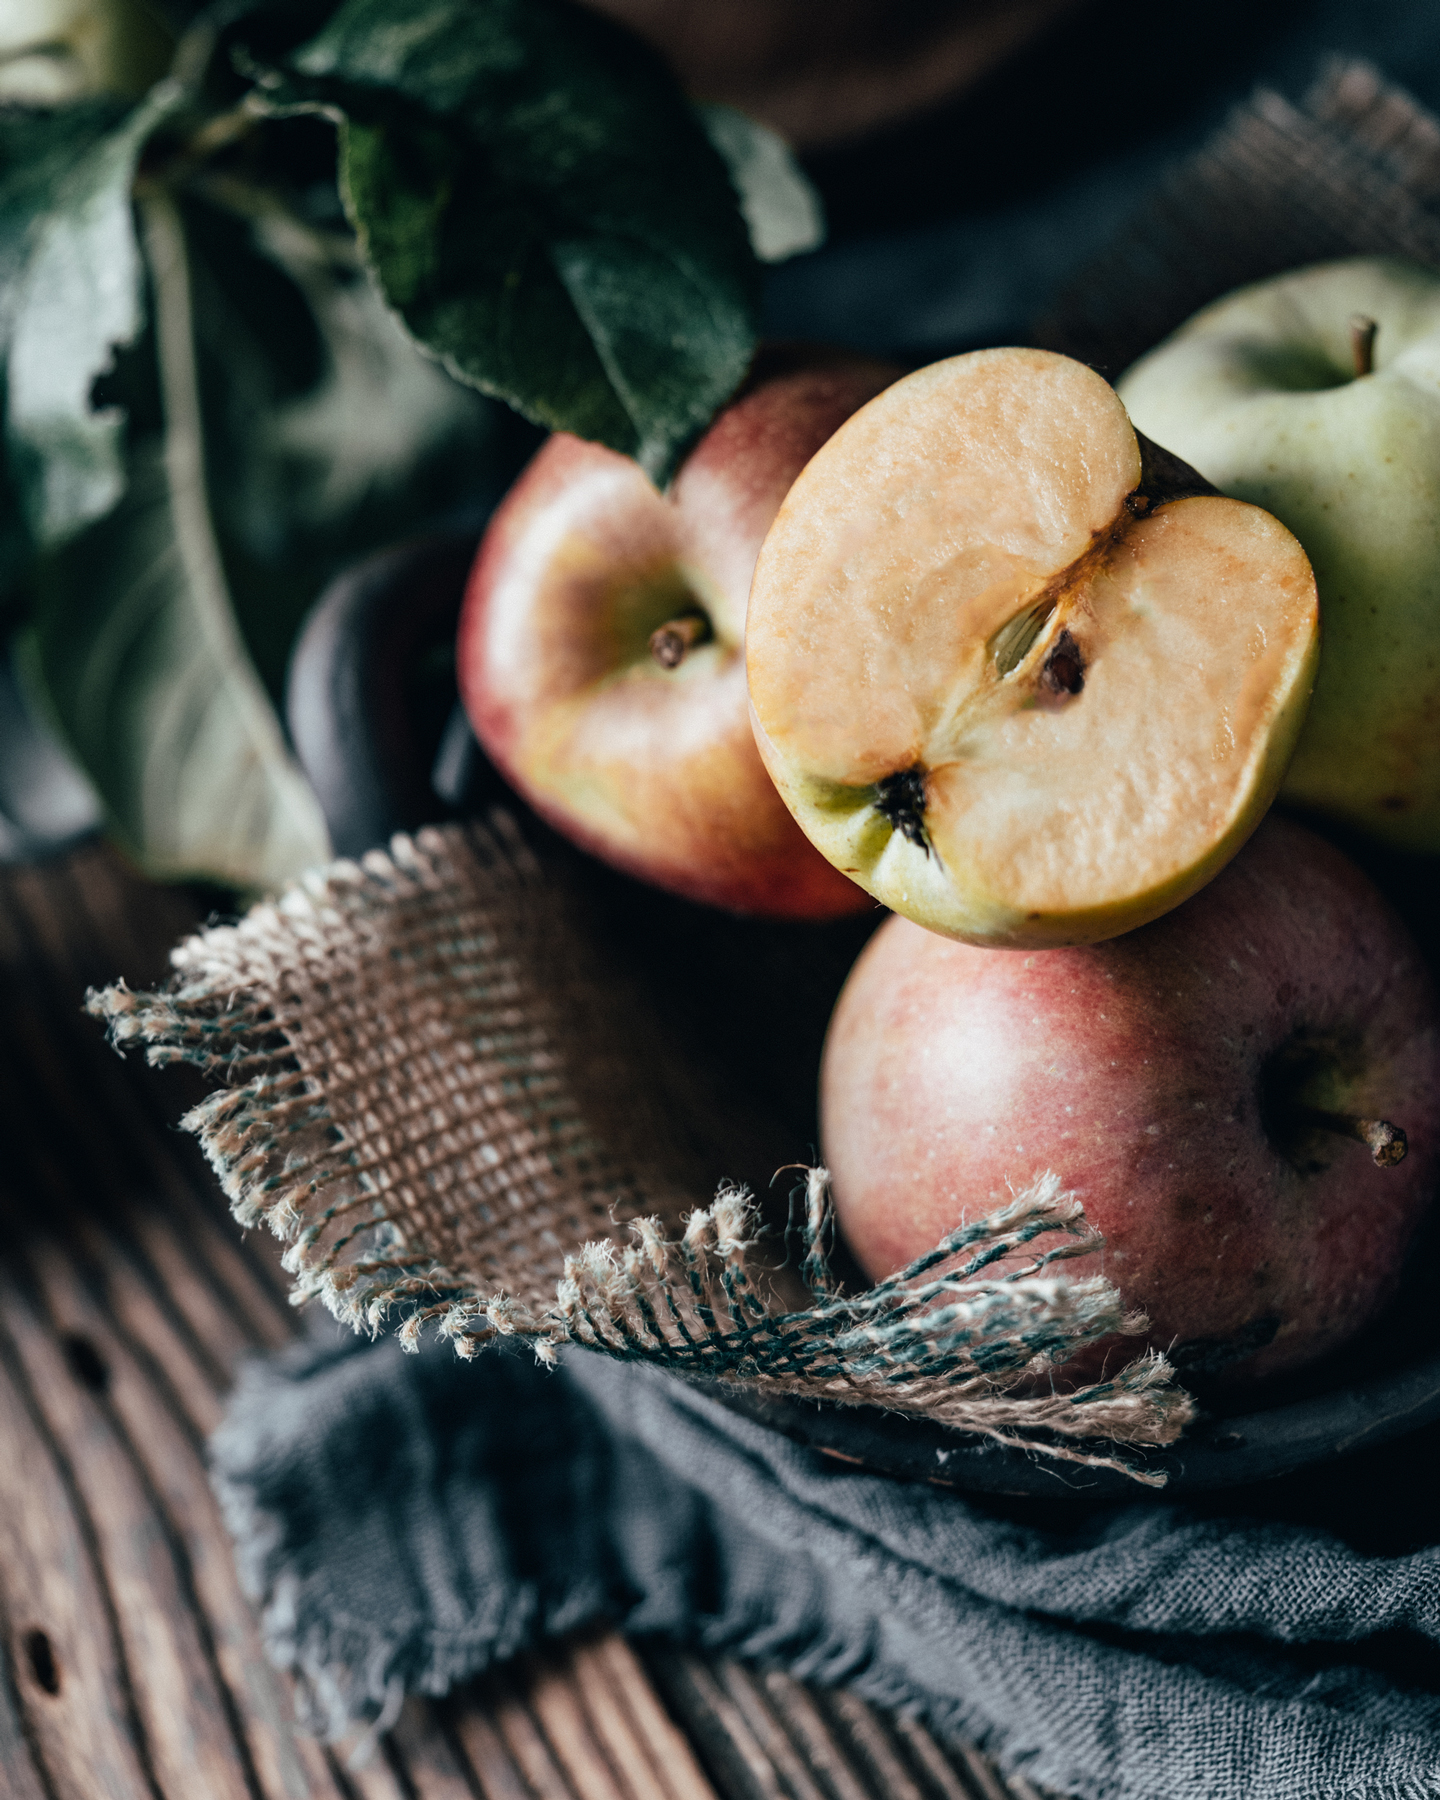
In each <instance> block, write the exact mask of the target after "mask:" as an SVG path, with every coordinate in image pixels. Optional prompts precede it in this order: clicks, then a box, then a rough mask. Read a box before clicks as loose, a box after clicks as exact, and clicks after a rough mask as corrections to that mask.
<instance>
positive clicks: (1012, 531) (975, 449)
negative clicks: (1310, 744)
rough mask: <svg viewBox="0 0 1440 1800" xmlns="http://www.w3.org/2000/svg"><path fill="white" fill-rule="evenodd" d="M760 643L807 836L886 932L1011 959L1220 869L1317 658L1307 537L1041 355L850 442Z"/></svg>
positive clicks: (772, 749) (813, 467)
mask: <svg viewBox="0 0 1440 1800" xmlns="http://www.w3.org/2000/svg"><path fill="white" fill-rule="evenodd" d="M747 642H748V651H747V657H748V665H749V678H750V696H751V702H752V706H753V711H754V721H755V729H756V737H757V741H758V742H759V744H760V749H761V754H762V755H763V757H764V758H765V765H766V767H767V768H768V769H769V771H770V773H771V775H772V776H773V778H774V780H775V783H776V786H777V787H778V788H779V789H780V792H781V793H782V794H783V795H784V797H785V799H786V801H787V803H788V804H789V806H790V807H791V809H792V810H793V811H794V813H795V816H796V818H797V819H799V821H800V823H801V825H802V826H803V827H804V828H805V831H806V832H807V834H808V835H809V837H810V838H811V840H812V841H813V842H814V843H815V844H816V845H817V846H818V847H819V849H821V850H822V851H823V852H824V853H825V855H826V856H827V857H829V858H830V860H831V861H832V862H834V863H835V865H836V866H837V868H840V869H843V870H844V872H845V873H846V874H847V875H849V876H851V877H852V878H853V879H854V880H856V881H858V882H860V883H861V884H862V885H863V886H864V887H866V888H868V889H869V891H870V892H871V893H872V894H874V895H875V896H876V898H877V899H879V900H881V901H883V902H884V904H885V905H886V906H889V907H891V908H892V909H893V910H894V911H896V912H899V913H902V914H904V915H905V916H906V917H908V918H910V919H913V920H915V921H916V922H917V923H919V924H922V925H926V926H929V927H930V928H931V929H932V930H934V931H939V932H943V933H945V934H947V935H949V936H952V937H957V938H962V939H965V940H966V941H969V942H972V943H979V944H991V945H1010V946H1037V945H1054V944H1069V943H1081V942H1089V941H1094V940H1097V939H1101V938H1106V937H1111V936H1114V935H1115V934H1116V933H1118V932H1122V931H1127V930H1129V929H1131V928H1132V927H1134V926H1136V925H1140V924H1143V923H1144V922H1145V921H1146V920H1147V919H1152V918H1154V917H1156V916H1157V915H1158V914H1160V913H1162V912H1164V911H1166V910H1167V909H1168V908H1169V907H1171V906H1174V905H1176V904H1178V903H1179V902H1180V901H1181V900H1183V899H1184V898H1185V897H1186V895H1187V894H1190V893H1192V892H1194V890H1195V889H1196V888H1198V887H1199V886H1201V885H1202V883H1204V882H1205V881H1206V880H1208V879H1209V878H1210V877H1211V876H1212V875H1213V874H1214V873H1215V872H1216V870H1218V869H1219V868H1220V867H1222V866H1223V864H1224V863H1225V862H1226V861H1227V860H1228V858H1229V857H1230V856H1232V855H1233V854H1234V852H1235V851H1236V850H1237V849H1238V848H1239V846H1240V845H1241V844H1242V843H1243V842H1244V840H1245V838H1246V837H1247V836H1248V835H1249V833H1250V832H1251V831H1252V830H1253V829H1254V827H1255V825H1256V824H1257V823H1258V822H1259V820H1260V818H1261V816H1262V815H1263V813H1264V811H1265V808H1266V807H1267V806H1268V805H1269V803H1270V801H1271V799H1272V797H1273V795H1274V793H1275V789H1276V787H1277V786H1278V784H1279V780H1280V776H1281V774H1282V772H1283V770H1284V768H1285V765H1286V762H1287V761H1288V759H1289V755H1290V752H1291V749H1292V748H1293V745H1294V742H1295V738H1296V735H1297V733H1298V731H1299V729H1300V724H1301V721H1302V719H1303V717H1304V711H1305V707H1306V704H1307V702H1308V699H1309V693H1310V685H1311V681H1312V677H1313V671H1314V666H1315V661H1316V657H1317V649H1318V647H1317V608H1316V599H1315V585H1314V581H1313V579H1312V577H1311V574H1310V568H1309V565H1308V563H1307V562H1306V560H1305V555H1304V552H1303V551H1302V550H1301V548H1300V546H1299V544H1297V543H1296V541H1295V539H1294V538H1293V537H1292V536H1291V534H1290V533H1289V532H1288V531H1287V530H1286V529H1285V528H1284V527H1283V526H1282V525H1279V524H1277V522H1276V521H1275V520H1274V519H1272V518H1271V517H1270V516H1269V515H1268V514H1267V513H1264V512H1261V511H1260V510H1259V509H1258V508H1257V507H1251V506H1244V505H1241V504H1240V503H1238V502H1236V501H1231V500H1225V499H1222V498H1219V497H1217V496H1215V495H1214V493H1213V492H1212V491H1211V490H1209V489H1208V487H1207V485H1206V483H1205V482H1204V481H1202V480H1201V479H1200V478H1199V477H1198V476H1196V474H1195V472H1194V471H1193V470H1192V469H1189V468H1187V467H1186V466H1185V465H1184V464H1182V463H1180V462H1179V461H1178V460H1177V459H1176V458H1174V457H1172V456H1169V455H1168V454H1167V453H1166V452H1164V451H1162V450H1159V449H1157V447H1156V446H1154V445H1148V444H1143V443H1142V442H1141V441H1140V440H1139V439H1138V438H1137V436H1136V433H1135V431H1134V430H1133V429H1132V427H1131V425H1130V422H1129V420H1128V419H1127V418H1126V416H1125V410H1124V408H1123V407H1122V406H1121V404H1120V402H1119V400H1118V399H1117V398H1116V397H1115V393H1114V391H1113V389H1111V388H1110V387H1109V385H1108V384H1107V383H1106V382H1104V381H1103V380H1102V379H1101V378H1100V377H1099V376H1098V375H1096V374H1095V373H1094V372H1093V371H1092V370H1090V369H1087V368H1085V367H1084V366H1083V365H1082V364H1080V363H1076V362H1072V361H1071V360H1070V359H1068V358H1066V357H1062V356H1056V355H1053V354H1051V353H1049V352H1046V351H1041V350H984V351H976V352H974V353H972V354H970V355H968V356H960V357H955V358H952V359H951V360H950V361H948V362H943V363H937V364H935V365H934V366H933V367H931V368H928V369H922V370H920V371H918V372H917V373H916V374H914V375H910V376H907V377H906V379H905V380H903V381H900V382H897V383H896V384H895V385H894V386H893V387H891V388H889V389H887V390H886V392H885V393H883V394H881V395H880V396H879V397H878V398H877V399H875V400H872V401H871V402H870V403H869V405H867V406H865V407H864V408H862V409H861V410H860V411H859V412H858V413H856V415H855V417H854V418H852V419H850V420H849V421H848V422H847V423H846V424H845V425H843V426H842V427H841V428H840V430H839V431H838V432H837V433H836V434H835V436H834V437H832V438H831V439H830V441H829V442H828V443H827V444H826V445H825V447H824V449H823V450H821V451H820V453H819V454H818V455H817V456H816V457H815V458H814V459H813V460H812V461H811V462H810V464H809V465H808V466H807V467H806V469H805V471H804V473H803V474H802V475H801V476H800V478H799V480H798V481H797V482H796V483H795V485H794V487H793V488H792V489H791V491H790V495H789V497H788V498H787V500H786V501H785V504H784V506H783V507H781V509H780V513H779V516H778V517H777V519H776V521H775V524H774V525H773V526H772V527H771V530H770V533H769V535H768V537H767V538H766V540H765V545H764V549H763V550H762V551H761V554H760V559H759V562H758V564H757V566H756V571H755V581H754V585H753V587H752V590H751V596H750V616H749V623H748V627H747Z"/></svg>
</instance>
